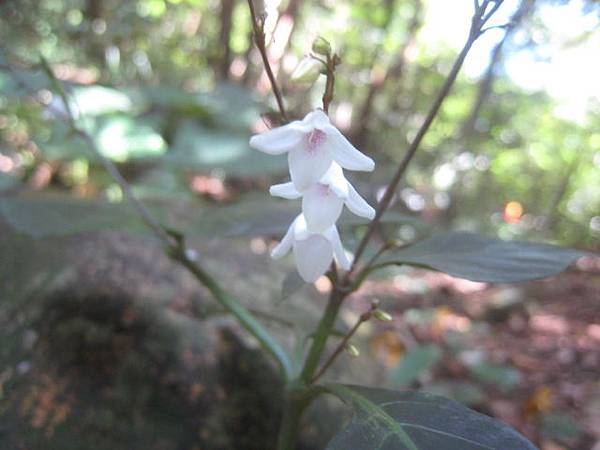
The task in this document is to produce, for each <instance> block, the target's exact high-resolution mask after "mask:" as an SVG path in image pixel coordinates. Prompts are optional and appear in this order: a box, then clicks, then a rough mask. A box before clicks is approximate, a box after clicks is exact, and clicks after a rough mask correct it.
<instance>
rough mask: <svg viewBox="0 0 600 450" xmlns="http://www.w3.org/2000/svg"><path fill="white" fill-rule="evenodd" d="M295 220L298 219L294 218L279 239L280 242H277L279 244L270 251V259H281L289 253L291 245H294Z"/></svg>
mask: <svg viewBox="0 0 600 450" xmlns="http://www.w3.org/2000/svg"><path fill="white" fill-rule="evenodd" d="M297 220H298V218H297V217H296V219H294V221H293V222H292V224H291V225H290V227H289V228H288V230H287V231H286V233H285V235H284V236H283V238H282V239H281V242H279V244H277V246H276V247H275V248H274V249H273V250H271V258H273V259H280V258H283V257H284V256H285V255H286V254H287V253H288V252H289V251H290V249H291V248H292V245H293V244H294V230H295V226H296V222H297Z"/></svg>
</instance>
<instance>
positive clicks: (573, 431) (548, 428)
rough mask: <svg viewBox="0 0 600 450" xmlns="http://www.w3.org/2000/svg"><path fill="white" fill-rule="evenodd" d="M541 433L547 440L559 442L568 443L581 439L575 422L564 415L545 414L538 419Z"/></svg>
mask: <svg viewBox="0 0 600 450" xmlns="http://www.w3.org/2000/svg"><path fill="white" fill-rule="evenodd" d="M540 422H541V426H540V428H541V432H542V434H543V435H544V436H545V437H547V438H549V439H556V440H557V441H559V442H567V443H568V442H569V441H572V440H576V439H579V438H580V437H581V434H582V432H581V430H580V429H579V427H578V425H577V422H575V421H574V420H573V419H571V418H570V417H569V416H567V415H566V414H561V413H546V414H543V415H542V416H541V418H540Z"/></svg>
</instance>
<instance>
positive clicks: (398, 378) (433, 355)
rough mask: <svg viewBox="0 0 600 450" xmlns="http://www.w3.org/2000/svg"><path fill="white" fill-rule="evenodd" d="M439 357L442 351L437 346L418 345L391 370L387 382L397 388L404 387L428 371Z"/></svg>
mask: <svg viewBox="0 0 600 450" xmlns="http://www.w3.org/2000/svg"><path fill="white" fill-rule="evenodd" d="M441 357H442V351H441V350H440V348H439V347H438V346H437V345H435V344H427V345H418V346H416V347H415V348H412V349H411V350H410V351H408V353H406V354H405V355H404V356H403V357H402V359H400V362H399V363H398V364H397V365H396V367H394V368H393V369H392V370H391V372H390V375H389V381H390V383H392V384H393V385H394V386H397V387H401V386H406V385H408V384H410V383H412V382H413V381H414V380H415V379H417V377H418V376H419V375H420V374H421V373H423V372H425V371H426V370H429V369H430V368H431V367H432V366H433V365H435V364H436V363H437V362H438V361H439V360H440V358H441Z"/></svg>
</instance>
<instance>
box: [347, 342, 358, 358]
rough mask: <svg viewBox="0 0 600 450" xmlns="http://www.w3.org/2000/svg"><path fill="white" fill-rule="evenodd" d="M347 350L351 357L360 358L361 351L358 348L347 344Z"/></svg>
mask: <svg viewBox="0 0 600 450" xmlns="http://www.w3.org/2000/svg"><path fill="white" fill-rule="evenodd" d="M345 350H346V351H347V352H348V354H350V356H352V357H353V358H358V357H359V356H360V350H359V349H358V347H357V346H356V345H354V344H350V343H348V344H346V348H345Z"/></svg>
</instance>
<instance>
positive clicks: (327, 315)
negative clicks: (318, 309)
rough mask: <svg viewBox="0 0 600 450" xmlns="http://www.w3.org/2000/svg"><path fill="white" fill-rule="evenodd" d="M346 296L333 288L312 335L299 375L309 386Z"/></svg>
mask: <svg viewBox="0 0 600 450" xmlns="http://www.w3.org/2000/svg"><path fill="white" fill-rule="evenodd" d="M345 296H346V294H345V293H343V292H342V291H340V290H339V289H337V288H336V286H334V288H333V289H332V291H331V294H330V295H329V300H328V302H327V307H326V308H325V312H324V313H323V317H321V321H320V322H319V325H318V326H317V329H316V331H315V334H314V338H313V341H312V345H311V347H310V350H309V352H308V356H307V357H306V361H305V362H304V367H303V369H302V373H301V375H300V379H301V380H302V381H303V382H305V383H307V384H309V383H310V382H311V380H312V378H313V375H314V373H315V370H317V367H318V365H319V362H320V360H321V355H322V354H323V350H324V349H325V344H326V343H327V338H328V337H329V335H330V334H331V330H332V329H333V326H334V324H335V319H336V317H337V313H338V311H339V309H340V306H341V305H342V302H343V300H344V298H345Z"/></svg>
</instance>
